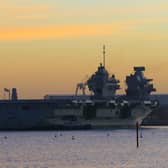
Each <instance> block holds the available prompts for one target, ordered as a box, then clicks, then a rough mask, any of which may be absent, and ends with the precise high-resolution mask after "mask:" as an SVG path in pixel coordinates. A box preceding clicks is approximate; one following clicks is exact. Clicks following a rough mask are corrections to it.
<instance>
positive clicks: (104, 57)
mask: <svg viewBox="0 0 168 168" xmlns="http://www.w3.org/2000/svg"><path fill="white" fill-rule="evenodd" d="M105 65H106V46H105V45H103V66H104V68H105Z"/></svg>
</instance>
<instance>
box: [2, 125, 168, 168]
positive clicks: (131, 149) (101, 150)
mask: <svg viewBox="0 0 168 168" xmlns="http://www.w3.org/2000/svg"><path fill="white" fill-rule="evenodd" d="M140 134H141V138H140V147H139V148H138V149H137V148H136V132H135V130H134V129H123V130H122V129H121V130H105V131H104V130H96V131H48V132H47V131H46V132H45V131H34V132H0V168H167V167H168V127H145V128H142V129H141V130H140Z"/></svg>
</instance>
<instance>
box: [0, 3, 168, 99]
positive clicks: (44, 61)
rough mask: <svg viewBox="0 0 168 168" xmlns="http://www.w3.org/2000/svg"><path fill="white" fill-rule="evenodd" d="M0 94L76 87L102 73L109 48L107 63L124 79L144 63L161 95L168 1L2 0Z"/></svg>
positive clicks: (167, 84) (165, 86)
mask: <svg viewBox="0 0 168 168" xmlns="http://www.w3.org/2000/svg"><path fill="white" fill-rule="evenodd" d="M0 20H1V21H0V57H1V61H0V72H1V73H0V79H1V82H0V88H1V89H0V90H1V91H0V96H1V97H3V88H4V87H7V88H12V87H16V88H18V93H19V96H20V97H21V98H42V97H43V96H44V95H45V94H49V93H58V94H65V93H74V90H75V87H76V83H78V82H81V81H82V80H85V79H86V78H87V77H86V76H89V75H91V74H92V73H93V72H95V71H96V68H97V66H98V64H99V63H100V62H101V61H102V45H103V44H105V45H106V48H107V58H106V60H107V62H106V64H107V69H108V70H109V72H110V73H115V75H116V77H117V78H118V79H120V81H121V87H122V90H121V91H120V93H123V92H124V88H125V84H124V80H125V76H126V75H127V74H130V73H131V72H132V67H133V66H138V65H144V66H146V75H147V76H148V77H152V78H153V79H154V84H155V86H156V88H157V92H158V93H165V92H166V93H167V92H168V77H167V73H168V47H167V44H168V1H167V0H141V1H140V0H118V1H116V0H85V1H84V0H71V1H68V0H59V1H58V0H47V1H46V0H36V1H33V0H5V2H0Z"/></svg>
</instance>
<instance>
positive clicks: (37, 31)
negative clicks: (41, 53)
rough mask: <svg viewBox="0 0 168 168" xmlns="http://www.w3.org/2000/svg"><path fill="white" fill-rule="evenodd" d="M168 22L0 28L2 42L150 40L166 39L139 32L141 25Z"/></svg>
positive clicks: (149, 19)
mask: <svg viewBox="0 0 168 168" xmlns="http://www.w3.org/2000/svg"><path fill="white" fill-rule="evenodd" d="M165 22H168V18H145V19H131V20H123V21H118V22H112V23H109V24H71V25H70V24H66V25H43V26H35V25H32V26H10V27H5V26H4V27H2V26H1V27H0V40H30V39H53V38H65V37H85V36H87V37H92V36H112V35H118V36H121V35H122V36H124V35H131V34H132V35H137V37H138V36H139V37H141V35H144V36H145V35H146V34H147V37H149V38H150V39H152V38H153V39H155V38H165V37H167V36H165V34H163V33H162V32H154V31H152V32H143V33H142V32H139V31H138V28H139V26H141V25H146V24H147V25H148V24H151V23H153V24H156V23H157V24H159V23H165Z"/></svg>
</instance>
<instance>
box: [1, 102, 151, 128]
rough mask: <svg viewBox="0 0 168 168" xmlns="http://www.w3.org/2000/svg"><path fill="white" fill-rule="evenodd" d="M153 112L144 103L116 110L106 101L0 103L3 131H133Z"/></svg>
mask: <svg viewBox="0 0 168 168" xmlns="http://www.w3.org/2000/svg"><path fill="white" fill-rule="evenodd" d="M151 111H152V108H151V107H149V106H145V105H144V104H141V103H138V104H137V103H134V104H133V105H132V104H131V105H130V106H126V107H125V106H122V107H121V106H116V107H114V105H109V104H108V105H107V102H99V103H94V104H90V103H89V104H86V103H85V104H76V103H72V101H69V100H67V101H58V100H57V101H46V100H19V101H0V116H1V117H0V130H64V129H65V130H72V129H106V128H133V127H135V125H136V123H139V124H141V123H142V121H143V119H144V118H145V117H146V116H147V115H149V114H150V113H151Z"/></svg>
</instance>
